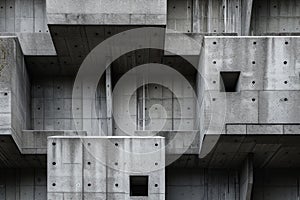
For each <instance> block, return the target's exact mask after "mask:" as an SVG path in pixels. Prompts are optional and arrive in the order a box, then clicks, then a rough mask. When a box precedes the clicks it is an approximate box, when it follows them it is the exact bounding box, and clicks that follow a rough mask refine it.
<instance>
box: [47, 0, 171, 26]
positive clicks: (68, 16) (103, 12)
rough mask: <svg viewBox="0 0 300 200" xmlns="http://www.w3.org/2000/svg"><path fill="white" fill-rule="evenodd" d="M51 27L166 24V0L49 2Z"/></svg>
mask: <svg viewBox="0 0 300 200" xmlns="http://www.w3.org/2000/svg"><path fill="white" fill-rule="evenodd" d="M46 3H47V5H46V9H47V18H48V24H78V25H93V24H95V25H99V24H106V25H108V24H109V25H122V24H123V25H133V24H135V25H166V21H167V1H166V0H151V1H148V0H138V1H132V0H104V1H97V0H91V1H79V0H75V1H74V0H47V1H46Z"/></svg>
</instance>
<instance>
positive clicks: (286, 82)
mask: <svg viewBox="0 0 300 200" xmlns="http://www.w3.org/2000/svg"><path fill="white" fill-rule="evenodd" d="M216 83H217V82H216V81H213V84H216ZM283 83H284V84H288V81H284V82H283ZM254 84H255V81H252V85H254Z"/></svg>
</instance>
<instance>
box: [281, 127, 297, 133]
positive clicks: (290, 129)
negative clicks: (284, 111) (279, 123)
mask: <svg viewBox="0 0 300 200" xmlns="http://www.w3.org/2000/svg"><path fill="white" fill-rule="evenodd" d="M283 133H284V134H299V133H300V126H299V125H283Z"/></svg>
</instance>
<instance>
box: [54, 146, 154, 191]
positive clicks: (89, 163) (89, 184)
mask: <svg viewBox="0 0 300 200" xmlns="http://www.w3.org/2000/svg"><path fill="white" fill-rule="evenodd" d="M52 145H53V146H55V145H56V143H55V142H52ZM154 145H155V146H156V147H157V146H158V143H155V144H154ZM88 146H91V143H88ZM115 146H119V144H118V143H115ZM87 164H88V165H91V162H87ZM52 165H56V162H52ZM115 165H118V163H117V162H115ZM155 165H158V163H157V162H156V163H155ZM91 185H92V184H91V183H88V186H91ZM52 186H56V184H55V183H52ZM115 186H116V187H118V186H119V184H118V183H116V184H115ZM154 186H155V187H158V184H155V185H154Z"/></svg>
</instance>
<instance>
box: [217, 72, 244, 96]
mask: <svg viewBox="0 0 300 200" xmlns="http://www.w3.org/2000/svg"><path fill="white" fill-rule="evenodd" d="M240 73H241V72H240V71H235V72H232V71H231V72H220V91H221V92H238V91H239V78H240Z"/></svg>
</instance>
